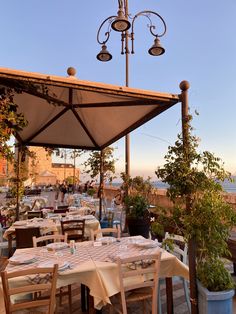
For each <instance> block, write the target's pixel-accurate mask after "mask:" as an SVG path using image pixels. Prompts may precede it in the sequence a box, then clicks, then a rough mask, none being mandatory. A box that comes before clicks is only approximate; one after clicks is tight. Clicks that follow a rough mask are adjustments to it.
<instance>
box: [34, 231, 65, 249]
mask: <svg viewBox="0 0 236 314" xmlns="http://www.w3.org/2000/svg"><path fill="white" fill-rule="evenodd" d="M49 241H50V242H67V234H65V235H64V234H52V235H51V234H50V235H46V236H41V237H38V238H36V237H33V247H37V246H40V245H38V244H41V245H42V244H43V245H45V243H47V242H49Z"/></svg>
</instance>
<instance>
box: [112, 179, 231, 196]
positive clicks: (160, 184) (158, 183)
mask: <svg viewBox="0 0 236 314" xmlns="http://www.w3.org/2000/svg"><path fill="white" fill-rule="evenodd" d="M232 178H233V179H234V182H229V181H224V182H223V184H222V187H223V189H224V191H225V192H228V193H236V176H232ZM152 184H153V185H154V186H155V187H156V188H157V189H167V188H168V184H166V183H163V182H161V181H154V182H152ZM112 185H114V186H120V185H121V183H113V184H112Z"/></svg>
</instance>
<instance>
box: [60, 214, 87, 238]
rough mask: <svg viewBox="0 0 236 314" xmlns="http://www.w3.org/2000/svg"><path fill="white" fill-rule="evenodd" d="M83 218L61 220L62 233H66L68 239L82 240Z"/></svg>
mask: <svg viewBox="0 0 236 314" xmlns="http://www.w3.org/2000/svg"><path fill="white" fill-rule="evenodd" d="M84 227H85V220H84V219H73V220H62V221H61V231H62V234H67V239H68V241H70V240H75V241H84V240H85V237H84Z"/></svg>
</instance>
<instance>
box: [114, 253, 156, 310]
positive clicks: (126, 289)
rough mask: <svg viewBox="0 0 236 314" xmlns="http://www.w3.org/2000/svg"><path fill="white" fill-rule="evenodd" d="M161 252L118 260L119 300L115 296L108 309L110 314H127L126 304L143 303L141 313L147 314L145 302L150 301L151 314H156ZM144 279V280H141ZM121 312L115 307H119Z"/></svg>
mask: <svg viewBox="0 0 236 314" xmlns="http://www.w3.org/2000/svg"><path fill="white" fill-rule="evenodd" d="M160 260H161V251H159V252H157V253H155V254H144V255H139V256H134V257H127V258H118V260H117V263H118V270H119V281H120V298H117V295H116V296H115V298H114V300H113V301H112V306H111V307H110V313H115V312H118V313H123V314H127V304H128V303H134V302H138V301H142V302H143V306H144V308H143V313H148V311H147V309H146V306H145V305H146V301H149V300H151V301H152V311H151V313H152V314H156V313H158V282H159V269H160ZM144 278H145V280H143V279H144ZM117 299H118V300H117ZM120 299H121V305H122V310H120V309H119V307H116V302H115V301H116V300H117V301H118V303H117V305H118V306H120Z"/></svg>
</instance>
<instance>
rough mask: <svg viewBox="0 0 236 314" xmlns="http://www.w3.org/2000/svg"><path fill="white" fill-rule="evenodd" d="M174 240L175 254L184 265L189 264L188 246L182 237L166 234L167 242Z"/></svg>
mask: <svg viewBox="0 0 236 314" xmlns="http://www.w3.org/2000/svg"><path fill="white" fill-rule="evenodd" d="M166 239H171V240H173V244H174V249H173V253H174V254H175V255H176V256H177V257H178V258H179V259H180V260H181V262H183V263H184V264H187V263H188V246H187V244H186V242H185V240H184V238H183V237H182V236H181V235H177V234H171V235H170V234H169V233H168V232H166V233H165V240H166Z"/></svg>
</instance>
